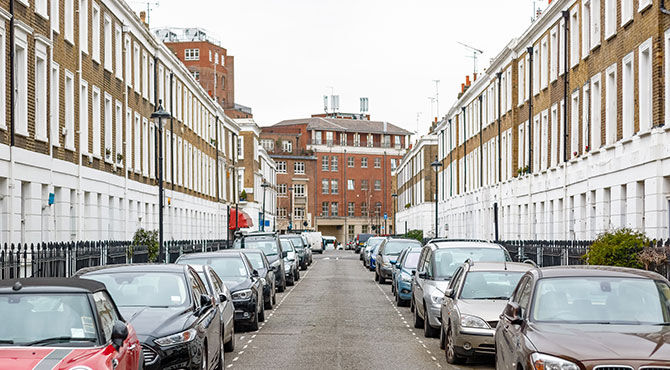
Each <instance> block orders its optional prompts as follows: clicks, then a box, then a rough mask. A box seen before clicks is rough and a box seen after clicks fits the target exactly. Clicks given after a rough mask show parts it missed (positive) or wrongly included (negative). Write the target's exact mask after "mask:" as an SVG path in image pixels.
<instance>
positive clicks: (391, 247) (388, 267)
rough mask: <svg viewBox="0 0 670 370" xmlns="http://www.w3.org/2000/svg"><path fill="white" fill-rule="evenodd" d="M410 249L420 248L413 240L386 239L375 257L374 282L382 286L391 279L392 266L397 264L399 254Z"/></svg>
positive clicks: (418, 243) (419, 244)
mask: <svg viewBox="0 0 670 370" xmlns="http://www.w3.org/2000/svg"><path fill="white" fill-rule="evenodd" d="M410 247H421V243H420V242H418V241H417V240H414V239H400V238H387V239H386V240H384V241H383V242H382V243H381V244H380V245H379V248H378V249H377V255H376V256H375V261H376V266H375V281H378V282H379V283H380V284H384V283H385V282H386V279H391V278H392V277H393V265H394V264H395V263H396V262H397V260H398V256H399V255H400V252H402V251H403V250H405V249H407V248H410Z"/></svg>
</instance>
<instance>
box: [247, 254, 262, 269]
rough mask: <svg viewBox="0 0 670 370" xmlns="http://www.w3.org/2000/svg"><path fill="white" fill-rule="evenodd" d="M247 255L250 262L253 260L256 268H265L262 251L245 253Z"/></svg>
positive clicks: (252, 262) (252, 263)
mask: <svg viewBox="0 0 670 370" xmlns="http://www.w3.org/2000/svg"><path fill="white" fill-rule="evenodd" d="M244 255H245V256H247V258H248V259H249V262H251V265H252V266H253V268H254V269H262V268H265V265H264V264H263V255H262V254H260V253H245V254H244Z"/></svg>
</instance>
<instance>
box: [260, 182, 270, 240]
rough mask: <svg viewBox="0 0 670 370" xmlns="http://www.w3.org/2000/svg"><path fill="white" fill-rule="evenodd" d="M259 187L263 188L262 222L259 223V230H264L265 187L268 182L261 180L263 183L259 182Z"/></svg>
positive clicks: (267, 185)
mask: <svg viewBox="0 0 670 370" xmlns="http://www.w3.org/2000/svg"><path fill="white" fill-rule="evenodd" d="M261 187H262V188H263V222H262V223H261V229H260V230H261V231H265V189H267V188H268V187H270V184H269V183H268V182H267V181H265V180H263V183H262V184H261Z"/></svg>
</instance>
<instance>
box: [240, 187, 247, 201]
mask: <svg viewBox="0 0 670 370" xmlns="http://www.w3.org/2000/svg"><path fill="white" fill-rule="evenodd" d="M240 200H241V201H246V200H247V191H246V190H242V193H240Z"/></svg>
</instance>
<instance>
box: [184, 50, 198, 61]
mask: <svg viewBox="0 0 670 370" xmlns="http://www.w3.org/2000/svg"><path fill="white" fill-rule="evenodd" d="M184 60H200V49H184Z"/></svg>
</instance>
